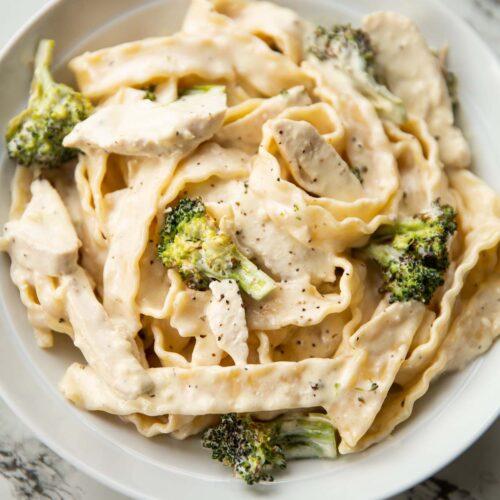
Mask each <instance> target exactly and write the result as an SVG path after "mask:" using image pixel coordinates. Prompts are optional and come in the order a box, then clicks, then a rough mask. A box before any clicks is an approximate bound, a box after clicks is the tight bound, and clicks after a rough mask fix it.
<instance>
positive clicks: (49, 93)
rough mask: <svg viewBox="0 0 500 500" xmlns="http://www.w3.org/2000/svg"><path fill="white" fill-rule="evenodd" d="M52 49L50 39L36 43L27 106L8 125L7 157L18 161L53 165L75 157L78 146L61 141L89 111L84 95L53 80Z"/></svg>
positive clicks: (28, 163) (87, 101)
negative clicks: (67, 144) (66, 146)
mask: <svg viewBox="0 0 500 500" xmlns="http://www.w3.org/2000/svg"><path fill="white" fill-rule="evenodd" d="M53 51H54V41H53V40H42V41H41V42H40V44H39V45H38V50H37V53H36V58H35V72H34V77H33V81H32V83H31V91H30V97H29V101H28V107H27V108H26V109H25V110H24V111H23V112H22V113H21V114H19V115H18V116H16V117H14V118H12V119H11V120H10V122H9V124H8V125H7V131H6V134H5V138H6V140H7V151H8V154H9V157H10V158H12V159H13V160H15V161H17V162H18V163H20V164H21V165H27V166H29V165H32V164H34V163H36V164H40V165H43V166H47V167H54V166H57V165H59V164H61V163H64V162H66V161H68V160H70V159H72V158H74V157H75V156H76V154H77V150H76V149H71V148H65V147H64V146H63V145H62V141H63V139H64V137H65V136H66V135H68V134H69V133H70V132H71V131H72V130H73V127H74V126H75V125H76V124H77V123H78V122H80V121H82V120H85V118H87V117H88V116H89V114H90V113H91V112H92V105H91V104H90V101H89V100H88V99H87V98H86V97H84V96H83V95H82V94H80V93H79V92H76V91H75V90H73V89H72V88H70V87H68V86H67V85H64V84H62V83H55V82H54V80H53V78H52V75H51V73H50V64H51V62H52V54H53Z"/></svg>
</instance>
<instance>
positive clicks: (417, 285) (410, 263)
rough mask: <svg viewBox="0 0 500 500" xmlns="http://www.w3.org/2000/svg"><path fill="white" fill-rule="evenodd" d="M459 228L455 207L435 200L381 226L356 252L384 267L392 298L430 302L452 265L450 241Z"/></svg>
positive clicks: (385, 287) (388, 289) (385, 279)
mask: <svg viewBox="0 0 500 500" xmlns="http://www.w3.org/2000/svg"><path fill="white" fill-rule="evenodd" d="M456 229H457V223H456V213H455V210H454V209H453V208H452V207H450V206H449V205H443V206H441V205H439V202H435V203H433V205H432V207H431V208H430V210H429V211H427V212H424V213H421V214H418V215H415V216H413V217H406V218H404V219H400V220H398V221H396V222H395V223H394V224H391V225H384V226H381V227H380V228H379V229H378V230H377V231H376V232H375V233H374V235H373V236H372V238H371V239H370V241H369V243H368V245H366V246H365V247H363V248H361V249H358V250H357V251H356V252H355V253H356V255H358V256H360V257H364V258H369V259H373V260H375V261H376V262H377V263H378V264H379V265H380V267H381V268H382V274H383V281H384V285H383V286H382V288H381V290H380V291H381V292H390V296H389V301H390V302H401V301H408V300H417V301H419V302H423V303H424V304H428V303H429V302H430V300H431V299H432V296H433V294H434V292H435V290H436V289H437V288H438V287H440V286H441V285H442V284H443V282H444V280H443V276H444V273H445V272H446V270H447V269H448V266H449V263H450V261H449V254H448V242H449V240H450V238H451V236H452V235H453V234H454V233H455V231H456Z"/></svg>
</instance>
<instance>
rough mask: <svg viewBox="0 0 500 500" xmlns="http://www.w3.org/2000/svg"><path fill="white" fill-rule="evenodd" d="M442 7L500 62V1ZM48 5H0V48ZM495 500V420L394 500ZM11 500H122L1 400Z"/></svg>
mask: <svg viewBox="0 0 500 500" xmlns="http://www.w3.org/2000/svg"><path fill="white" fill-rule="evenodd" d="M415 1H418V0H415ZM440 1H442V2H443V3H445V4H447V5H448V6H450V7H451V8H453V10H454V11H455V12H456V13H458V14H459V15H461V16H462V17H463V18H464V19H465V20H466V21H467V22H468V23H469V24H471V25H472V26H473V27H474V28H475V29H476V30H477V31H478V32H479V33H480V34H481V36H482V37H483V38H484V39H485V40H486V41H487V42H488V44H489V45H490V46H491V47H492V48H493V50H494V51H495V52H496V53H497V54H498V56H499V57H500V0H440ZM46 3H47V0H0V47H1V46H3V45H4V44H5V43H6V42H7V40H8V39H9V38H10V37H11V36H12V34H13V33H14V32H15V31H16V30H17V29H18V27H19V26H21V24H22V23H23V22H25V21H26V20H27V19H28V18H29V17H30V16H31V15H32V13H33V12H35V11H36V10H37V9H39V8H40V7H42V6H43V5H44V4H46ZM375 3H376V2H374V4H375ZM457 418H458V417H457ZM498 498H500V421H498V420H497V422H496V423H495V424H494V425H493V426H492V427H491V428H490V430H489V431H488V432H486V433H485V434H484V435H483V437H482V438H481V439H480V440H479V441H478V442H477V443H475V444H474V445H473V446H472V447H471V448H470V449H469V450H468V451H466V452H465V453H464V454H463V455H462V456H460V457H459V458H457V459H456V460H455V461H454V462H453V463H452V464H450V465H449V466H447V467H445V468H444V469H443V470H441V471H440V472H438V473H437V474H436V475H435V476H434V477H432V478H430V479H428V480H427V481H425V482H423V483H421V484H419V485H418V486H416V487H414V488H412V489H411V490H409V491H407V492H405V493H402V494H401V495H398V496H397V497H394V499H392V500H434V499H436V500H438V499H439V500H441V499H443V500H496V499H498ZM14 499H15V500H20V499H22V500H24V499H35V500H38V499H49V500H58V499H60V500H67V499H74V500H120V499H121V500H123V499H126V497H125V496H123V495H120V494H118V493H115V492H113V491H111V490H110V489H108V488H106V487H105V486H102V485H100V484H99V483H97V482H96V481H94V480H93V479H91V478H89V477H87V476H86V475H85V474H83V473H82V472H79V471H77V470H76V469H75V468H74V467H72V466H71V465H69V464H68V463H67V462H65V461H64V460H62V459H61V458H59V457H58V456H57V455H56V454H54V453H53V452H52V451H50V450H49V449H48V448H47V447H46V446H45V445H43V444H42V443H40V442H39V441H38V440H37V439H36V438H35V437H34V436H33V435H32V433H31V432H30V431H29V429H27V428H26V427H25V426H24V425H23V424H21V423H20V422H19V421H18V420H17V418H16V417H15V416H14V414H13V413H12V412H11V411H10V410H9V409H8V408H7V406H6V405H5V404H4V403H3V402H2V401H1V400H0V500H14Z"/></svg>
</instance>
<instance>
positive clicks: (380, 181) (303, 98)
mask: <svg viewBox="0 0 500 500" xmlns="http://www.w3.org/2000/svg"><path fill="white" fill-rule="evenodd" d="M331 25H335V19H331V20H330V25H327V26H325V27H316V26H313V25H312V24H311V23H309V22H307V21H306V20H303V19H301V18H299V17H298V15H296V14H295V13H294V12H292V11H290V10H288V9H285V8H283V7H279V6H276V5H274V4H272V3H267V2H247V1H246V0H232V1H230V0H193V1H192V4H191V6H190V8H189V10H188V13H187V15H186V18H185V20H184V22H183V24H182V28H181V29H180V31H179V32H177V33H175V34H173V35H171V36H167V37H157V38H149V39H145V40H139V41H133V42H129V43H125V44H122V45H117V46H114V47H110V48H103V49H101V50H98V51H95V52H86V53H84V54H82V55H80V56H78V57H76V58H74V59H73V60H72V61H70V63H69V67H70V68H71V70H72V71H73V73H74V76H75V79H76V82H77V85H78V90H79V91H80V92H81V93H82V94H83V95H84V96H85V97H87V98H88V99H89V100H91V102H92V104H93V112H92V113H91V114H90V116H88V117H87V118H86V119H84V120H82V121H80V122H79V123H78V124H77V125H76V126H75V127H74V128H73V129H72V130H71V132H70V133H69V134H68V135H66V136H65V138H64V142H63V145H64V147H66V148H74V149H77V150H78V156H77V160H76V161H75V162H73V163H72V162H69V163H65V164H64V165H61V166H60V167H57V168H43V167H42V166H39V165H31V166H25V165H18V166H17V167H16V171H15V175H14V180H13V184H12V202H11V210H10V217H9V221H8V222H7V223H6V224H5V226H4V232H3V237H2V239H1V240H0V247H1V248H2V249H3V250H4V251H6V252H8V254H9V255H10V258H11V277H12V281H13V282H14V283H15V285H16V286H17V287H18V288H19V292H20V297H21V300H22V302H23V304H24V305H25V306H26V310H27V315H28V318H29V321H30V323H31V325H32V326H33V330H34V333H35V338H36V341H37V342H38V344H39V345H40V347H42V348H50V347H52V345H53V343H54V342H55V341H57V339H56V337H57V334H66V335H68V336H70V337H71V339H72V340H73V343H74V345H75V346H76V347H77V348H78V349H80V351H81V352H82V354H83V356H84V358H85V361H86V362H85V364H80V363H74V364H73V365H71V366H69V367H68V368H67V371H66V373H65V375H64V377H63V379H62V380H61V383H60V390H61V391H62V393H63V394H64V396H65V397H66V398H67V399H68V400H69V401H71V402H72V403H74V404H75V405H77V406H78V407H80V408H82V409H85V410H89V411H101V412H107V413H110V414H113V415H116V416H118V417H120V418H121V419H122V420H124V421H126V422H131V423H133V424H134V425H135V427H136V428H137V430H138V431H139V432H140V433H141V434H143V435H144V436H146V437H152V436H155V435H157V434H171V435H172V436H173V437H175V438H179V439H183V438H186V437H188V436H190V435H193V434H197V433H200V432H202V431H204V430H205V429H206V428H209V427H211V426H214V425H217V422H219V421H220V418H221V416H223V415H226V414H233V413H235V414H245V415H248V416H250V417H252V418H255V419H256V420H258V419H259V418H265V419H267V418H270V417H275V416H279V415H282V416H283V415H284V416H285V417H286V416H287V415H305V414H308V413H309V412H311V411H314V412H316V413H320V414H323V415H324V416H325V417H327V418H328V419H329V421H330V422H331V425H332V426H333V428H334V429H335V432H336V433H338V443H337V448H338V451H339V453H340V454H347V453H353V452H358V451H361V450H363V449H365V448H367V447H368V446H370V445H372V444H374V443H377V442H378V441H380V440H382V439H384V438H385V437H387V436H388V435H389V434H390V433H391V432H392V431H393V430H394V429H395V427H396V426H398V425H399V424H401V423H402V422H403V421H405V420H406V419H408V418H409V417H410V416H411V413H412V410H413V407H414V405H415V403H416V401H417V400H418V399H419V398H421V397H423V396H424V395H425V393H426V391H427V390H428V388H429V385H430V383H431V382H432V381H433V380H435V379H436V378H437V377H438V376H440V375H441V374H443V373H444V372H446V371H450V370H456V369H461V368H463V367H464V366H465V365H466V364H467V363H469V362H471V361H472V360H473V359H474V358H475V357H476V356H478V355H480V354H482V353H483V352H484V351H486V350H487V349H488V348H489V347H490V346H491V344H492V342H493V341H494V339H495V338H496V337H497V336H498V335H499V333H500V309H499V308H498V305H497V304H498V301H500V278H499V276H500V261H499V258H498V257H499V248H498V246H499V242H500V198H499V197H498V196H497V194H496V193H494V192H493V191H492V190H491V189H490V188H489V187H488V186H487V185H486V184H485V183H484V182H483V181H482V180H480V179H479V178H478V177H476V176H475V175H474V174H473V173H471V172H470V171H469V170H468V167H469V165H470V161H471V154H470V150H469V146H468V143H467V141H466V139H465V138H464V135H463V134H462V132H461V130H460V129H459V128H458V126H457V124H456V123H455V114H454V105H456V99H455V95H454V93H453V92H454V89H453V87H451V86H449V85H447V83H449V81H450V73H449V71H448V69H447V68H446V65H445V62H444V61H443V60H442V58H440V57H439V56H438V55H437V54H438V52H436V51H434V50H432V49H431V48H429V46H428V45H427V43H426V41H425V40H424V38H423V36H422V35H421V34H420V32H419V31H418V29H417V27H416V26H415V24H414V23H413V22H412V21H410V20H409V19H406V18H404V17H403V16H401V15H399V14H396V13H392V12H377V13H374V14H371V15H369V16H367V17H366V18H365V19H364V20H363V21H362V23H361V28H360V29H356V28H353V27H351V26H345V25H344V26H342V25H335V26H334V27H333V28H331V27H330V26H331ZM183 200H184V201H183ZM186 200H187V201H186ZM182 203H185V205H186V204H189V203H191V204H194V206H196V207H198V208H199V207H203V211H204V216H203V217H205V218H206V220H208V221H210V222H209V224H210V228H211V229H210V230H211V231H212V233H214V234H215V232H216V233H217V235H218V237H220V238H221V240H218V241H225V242H227V245H230V247H231V249H233V250H231V251H233V252H234V254H232V255H236V256H239V257H238V258H239V259H241V261H242V262H245V263H247V264H248V265H249V266H251V271H248V272H249V273H253V272H255V273H259V274H258V275H259V276H264V278H265V279H264V278H263V279H264V281H265V283H267V284H268V289H266V290H265V291H262V292H259V293H257V292H255V293H253V292H252V290H253V289H252V288H251V285H250V288H248V289H247V288H245V286H244V285H242V284H241V282H240V281H238V279H237V278H234V277H233V275H232V274H231V273H228V274H224V272H222V274H217V272H215V271H214V270H213V268H210V262H208V263H207V259H208V258H207V259H205V260H203V263H202V264H200V262H201V261H200V260H195V258H194V257H192V255H198V253H200V252H203V251H204V249H205V246H204V244H205V243H206V241H201V242H200V243H196V241H195V239H191V240H189V238H188V240H189V241H188V242H189V243H190V244H192V248H193V249H194V250H192V251H193V252H194V253H193V254H189V252H187V253H186V252H185V253H186V255H184V256H183V257H182V258H184V259H188V260H189V259H191V260H190V261H189V262H190V263H189V266H191V267H189V269H188V266H187V265H184V264H183V263H182V262H179V261H178V260H177V261H176V260H175V259H176V258H177V259H180V257H179V256H178V255H177V254H175V256H174V257H172V256H171V255H170V257H169V258H170V260H167V259H166V258H165V257H162V252H161V248H164V247H162V245H163V243H162V238H164V237H165V231H167V229H168V228H167V229H165V228H166V226H168V225H169V224H170V226H171V225H172V220H173V215H172V214H178V213H180V212H179V207H180V206H184V205H182ZM186 206H187V205H186ZM200 210H201V209H200ZM445 215H446V217H448V219H447V222H446V223H445V222H443V223H442V224H441V222H440V219H439V218H440V217H445ZM200 220H202V219H200ZM203 220H205V219H203ZM436 221H438V222H436ZM186 224H189V222H187V223H186ZM170 226H169V227H170ZM414 226H415V227H416V228H415V227H414ZM417 226H418V227H417ZM437 226H439V227H438V229H436V227H437ZM404 228H406V229H404ZM438 230H439V231H441V232H439V233H437V232H436V234H437V236H436V235H435V233H432V231H438ZM405 231H407V232H405ZM408 231H410V233H408ZM411 231H413V232H411ZM212 233H210V234H212ZM431 233H432V234H431ZM204 234H205V233H204ZM206 234H209V233H206ZM433 235H434V236H433ZM191 237H192V238H195V237H194V236H192V235H191ZM205 237H206V238H210V237H211V236H210V235H209V236H206V235H205ZM433 238H434V239H433ZM193 241H195V243H193ZM176 242H178V240H177V239H176V240H175V241H174V243H172V242H171V241H170V240H169V244H177V243H176ZM438 247H439V248H438ZM190 248H191V247H190ZM214 248H215V247H214ZM214 248H210V249H209V250H207V251H210V252H214V251H215V250H214ZM197 252H198V253H197ZM377 252H378V253H377ZM382 252H385V253H384V255H383V256H382ZM200 255H202V254H201V253H200ZM211 255H212V254H211ZM197 258H198V259H203V258H204V257H203V256H201V257H200V256H198V257H197ZM172 259H174V260H172ZM232 259H233V260H232V261H231V266H233V268H234V267H237V265H239V264H237V263H236V264H235V263H234V262H235V261H234V259H235V257H232ZM172 262H173V263H172ZM238 262H239V261H238ZM247 264H245V265H247ZM193 266H194V267H195V268H196V273H197V274H194V276H195V277H196V279H195V278H194V277H193V274H192V273H193V272H194V271H193V269H192V268H193ZM196 266H198V267H196ZM200 266H201V267H200ZM203 266H205V267H203ZM202 267H203V269H201V268H202ZM233 268H231V269H233ZM200 269H201V271H200ZM207 269H208V270H207ZM200 273H201V275H203V278H200V277H199V276H200ZM203 273H205V274H203ZM266 412H268V413H266ZM262 416H264V417H262Z"/></svg>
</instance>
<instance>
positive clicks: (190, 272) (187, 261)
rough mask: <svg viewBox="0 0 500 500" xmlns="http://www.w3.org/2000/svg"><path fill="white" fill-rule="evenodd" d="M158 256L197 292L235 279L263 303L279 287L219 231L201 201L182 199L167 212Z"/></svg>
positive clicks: (229, 238)
mask: <svg viewBox="0 0 500 500" xmlns="http://www.w3.org/2000/svg"><path fill="white" fill-rule="evenodd" d="M158 255H159V257H160V259H161V260H162V262H163V264H164V265H165V266H166V267H168V268H175V269H177V270H178V271H179V273H180V275H181V277H182V279H183V280H184V281H185V283H186V284H187V286H188V287H190V288H194V289H196V290H206V289H207V288H208V286H209V284H210V282H211V281H213V280H223V279H233V280H235V281H236V282H237V283H238V285H239V286H240V288H241V289H242V290H244V291H245V292H246V293H248V294H249V295H250V296H251V297H253V298H254V299H256V300H260V299H262V298H263V297H265V296H266V295H267V294H268V293H269V292H271V291H272V290H274V289H275V288H276V283H275V282H274V281H273V280H272V279H271V278H270V277H269V276H267V274H265V273H264V272H262V271H260V270H259V269H258V268H257V267H256V266H255V264H253V263H252V262H251V261H250V260H248V259H247V258H246V257H245V256H244V255H243V254H242V253H241V252H240V251H239V250H238V249H237V248H236V245H235V244H234V243H233V241H232V239H231V237H230V236H229V235H227V234H225V233H223V232H222V231H220V230H219V229H218V228H217V226H216V224H215V221H214V219H213V218H212V217H210V216H209V215H208V214H207V211H206V209H205V206H204V204H203V203H202V201H201V200H200V199H191V198H183V199H181V200H180V201H179V203H178V205H177V206H176V207H175V208H173V209H172V208H169V209H167V211H166V212H165V222H164V225H163V228H162V230H161V232H160V240H159V244H158Z"/></svg>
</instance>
